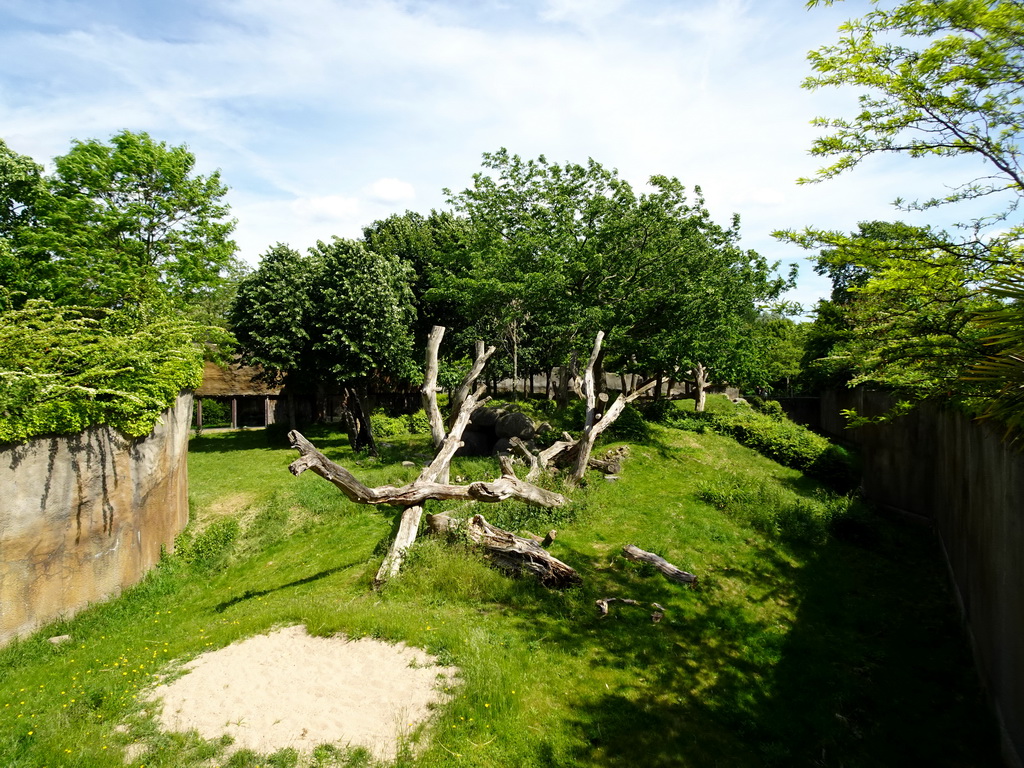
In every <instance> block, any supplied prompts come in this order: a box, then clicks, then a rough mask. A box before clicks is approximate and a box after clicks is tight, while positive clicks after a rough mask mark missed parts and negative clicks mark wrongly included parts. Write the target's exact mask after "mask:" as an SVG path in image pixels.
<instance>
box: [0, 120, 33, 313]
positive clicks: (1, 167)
mask: <svg viewBox="0 0 1024 768" xmlns="http://www.w3.org/2000/svg"><path fill="white" fill-rule="evenodd" d="M43 191H44V182H43V169H42V167H41V166H39V165H37V164H36V163H35V162H34V161H33V160H32V158H30V157H26V156H25V155H19V154H17V153H16V152H13V151H12V150H11V149H10V148H9V147H8V146H7V144H6V142H4V141H3V140H2V139H0V288H3V289H5V290H6V292H7V294H8V295H7V298H6V299H5V301H8V302H9V301H12V297H11V296H10V294H11V292H14V291H18V292H21V293H23V294H24V293H27V292H28V291H29V290H31V288H32V286H31V280H30V278H31V274H32V272H33V271H34V270H33V269H32V264H31V262H27V261H26V260H24V259H22V258H19V256H18V251H17V248H18V245H19V243H20V240H21V238H22V236H23V234H24V233H25V232H26V231H27V230H28V228H29V227H31V226H32V225H33V224H34V223H35V215H36V202H37V201H38V199H39V197H40V196H41V195H42V193H43Z"/></svg>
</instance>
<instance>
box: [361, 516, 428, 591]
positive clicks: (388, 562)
mask: <svg viewBox="0 0 1024 768" xmlns="http://www.w3.org/2000/svg"><path fill="white" fill-rule="evenodd" d="M422 516H423V505H422V504H414V505H413V506H411V507H406V508H405V510H404V511H403V512H402V520H401V522H400V523H399V524H398V533H396V534H395V538H394V540H393V541H392V542H391V547H390V548H389V549H388V553H387V555H385V556H384V562H383V563H381V564H380V568H379V569H377V575H376V576H375V577H374V579H373V583H374V585H375V586H378V587H379V586H380V585H381V584H383V583H384V582H385V581H387V580H388V579H390V578H393V577H394V576H397V575H398V571H399V570H400V569H401V567H402V561H403V560H404V559H405V553H406V552H408V551H409V547H411V546H412V545H413V542H414V541H416V533H417V532H418V531H419V527H420V518H421V517H422Z"/></svg>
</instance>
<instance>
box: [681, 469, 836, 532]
mask: <svg viewBox="0 0 1024 768" xmlns="http://www.w3.org/2000/svg"><path fill="white" fill-rule="evenodd" d="M698 496H699V497H700V498H701V499H703V500H704V501H706V502H708V503H709V504H711V505H713V506H714V507H715V508H716V509H720V510H722V511H724V512H727V513H728V514H730V515H731V516H733V517H735V518H736V519H737V520H739V521H741V522H743V523H745V524H747V525H750V526H751V527H752V528H754V529H755V530H758V531H761V532H762V533H765V534H767V535H769V536H773V537H776V538H780V539H783V540H785V541H792V542H797V543H802V544H821V543H823V542H824V541H825V540H826V539H827V538H828V535H829V531H830V530H831V527H832V525H833V523H834V521H836V520H838V519H840V518H842V517H844V516H845V515H846V514H847V513H848V512H849V510H850V508H851V505H852V504H853V501H852V500H851V498H850V497H847V496H840V495H837V494H834V493H830V492H828V491H819V492H817V493H816V494H815V495H814V496H810V497H808V496H800V495H797V494H794V493H792V492H787V491H785V490H783V489H782V488H780V487H779V486H778V485H775V484H773V483H770V482H765V481H762V480H758V479H754V478H749V477H741V476H735V477H726V478H723V479H720V480H718V481H717V482H715V483H713V484H710V485H707V486H705V487H703V488H702V489H701V490H700V491H699V492H698Z"/></svg>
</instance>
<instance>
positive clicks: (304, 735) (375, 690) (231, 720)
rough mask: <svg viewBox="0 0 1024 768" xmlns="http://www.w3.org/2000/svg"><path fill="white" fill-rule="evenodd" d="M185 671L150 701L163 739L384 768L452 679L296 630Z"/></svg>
mask: <svg viewBox="0 0 1024 768" xmlns="http://www.w3.org/2000/svg"><path fill="white" fill-rule="evenodd" d="M185 669H186V670H188V673H187V674H185V675H184V676H183V677H180V678H178V679H177V680H175V681H173V682H171V683H168V684H166V685H160V686H157V688H155V689H154V690H153V691H152V692H151V694H150V697H151V698H152V699H157V698H159V699H162V700H163V707H162V710H161V713H160V721H161V723H162V725H163V727H164V729H165V730H169V731H188V730H191V729H193V728H194V729H196V730H197V731H198V732H199V733H200V735H201V736H203V737H204V738H207V739H215V738H219V737H220V736H222V735H223V734H228V735H230V736H232V737H233V738H234V740H235V743H234V747H235V748H243V747H245V748H249V749H254V750H256V751H258V752H262V753H271V752H276V751H277V750H279V749H283V748H284V747H294V748H295V749H297V750H299V751H300V752H310V751H312V750H313V748H314V747H316V746H317V745H318V744H323V743H332V744H336V745H339V746H363V747H366V748H367V749H369V750H370V751H371V752H372V753H373V754H374V756H375V757H377V758H378V759H381V760H389V761H390V760H394V759H395V756H396V751H397V747H398V741H399V739H400V737H401V736H402V735H404V734H408V733H409V732H411V731H412V730H413V729H414V728H415V726H416V725H417V724H419V723H421V722H423V721H424V720H426V719H427V717H428V716H429V714H430V709H429V706H430V704H431V703H433V702H438V701H441V700H442V699H443V698H444V693H443V692H442V690H441V688H442V687H443V686H444V685H445V684H446V683H448V682H450V681H451V680H452V679H453V677H454V673H455V670H454V669H452V668H450V667H440V666H436V665H435V660H434V658H433V657H431V656H429V655H427V654H426V653H424V652H423V651H421V650H419V649H417V648H411V647H409V646H406V645H403V644H398V645H389V644H388V643H384V642H380V641H377V640H368V639H364V640H348V639H346V638H344V637H333V638H322V637H312V636H310V635H309V634H307V633H306V630H305V627H298V626H295V627H286V628H284V629H279V630H275V631H274V632H271V633H270V634H267V635H258V636H256V637H251V638H249V639H247V640H243V641H241V642H238V643H235V644H233V645H229V646H228V647H226V648H222V649H220V650H218V651H212V652H210V653H204V654H202V655H201V656H198V657H196V658H195V659H193V660H192V661H191V662H189V663H188V664H187V665H185Z"/></svg>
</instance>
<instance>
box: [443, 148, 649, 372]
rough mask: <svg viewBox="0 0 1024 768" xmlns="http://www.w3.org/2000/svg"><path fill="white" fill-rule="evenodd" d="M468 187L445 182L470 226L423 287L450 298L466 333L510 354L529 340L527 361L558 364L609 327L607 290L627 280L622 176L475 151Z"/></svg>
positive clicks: (627, 193)
mask: <svg viewBox="0 0 1024 768" xmlns="http://www.w3.org/2000/svg"><path fill="white" fill-rule="evenodd" d="M483 166H484V168H485V171H486V172H480V173H477V174H474V176H473V184H472V186H471V187H468V188H467V189H465V190H463V191H462V192H460V193H458V194H453V193H452V192H451V191H450V190H446V193H447V194H448V197H449V202H451V204H452V205H453V206H454V208H455V210H456V211H457V212H459V213H461V214H463V215H464V216H466V217H467V218H468V219H469V221H470V223H471V225H472V228H471V230H470V232H471V234H472V236H473V239H472V240H471V242H470V243H469V249H468V251H469V252H468V257H467V261H465V262H463V263H462V264H459V265H458V267H459V268H457V269H453V270H452V271H451V272H450V273H448V274H447V275H442V276H441V279H439V280H438V283H437V285H436V287H435V289H434V291H433V292H432V294H431V295H432V296H433V297H444V298H445V299H446V300H449V301H451V302H453V303H454V304H455V305H456V306H457V307H458V308H459V310H460V312H461V314H462V316H463V317H464V318H465V320H466V321H467V322H469V323H472V325H473V326H474V334H475V335H477V336H478V337H483V338H489V339H492V340H494V341H496V342H500V343H503V344H504V345H505V346H506V349H507V350H508V351H509V356H510V357H512V358H513V359H518V357H519V355H520V354H521V349H522V348H523V347H524V346H531V345H532V346H533V347H534V348H535V349H536V350H537V354H535V355H534V358H535V360H536V363H535V364H537V365H541V366H543V367H546V368H550V367H551V366H552V365H559V364H562V365H564V364H566V363H567V362H568V359H569V355H570V353H571V352H572V351H573V350H575V351H577V352H583V351H589V348H590V345H591V344H592V343H593V338H594V334H595V333H596V332H597V331H598V330H599V329H602V328H603V329H605V330H610V328H611V327H612V325H613V320H614V317H615V314H616V308H615V306H614V301H613V299H614V296H615V295H617V293H618V292H620V291H622V290H623V289H624V287H625V284H626V283H629V282H630V281H631V275H632V271H633V270H632V269H631V268H630V267H629V266H628V265H626V264H623V263H622V260H621V258H620V256H621V250H622V248H623V247H625V246H626V243H625V240H624V238H623V237H622V236H621V235H622V234H623V232H624V231H625V230H626V221H627V220H628V218H629V214H630V212H631V211H632V210H633V209H634V208H635V206H636V198H635V195H634V194H633V191H632V189H631V187H630V186H629V184H627V183H626V182H625V181H623V180H621V179H620V178H619V177H618V173H617V171H614V170H608V169H606V168H604V167H603V166H602V165H601V164H600V163H597V162H596V161H594V160H589V161H588V162H587V164H586V165H579V164H575V163H566V164H564V165H561V164H558V163H552V162H550V161H549V160H548V159H547V158H546V157H544V156H543V155H541V156H540V157H539V158H537V159H536V160H523V159H522V158H521V157H519V156H518V155H514V154H510V153H509V152H508V151H507V150H506V149H500V150H499V151H497V152H493V153H489V152H488V153H484V155H483Z"/></svg>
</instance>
